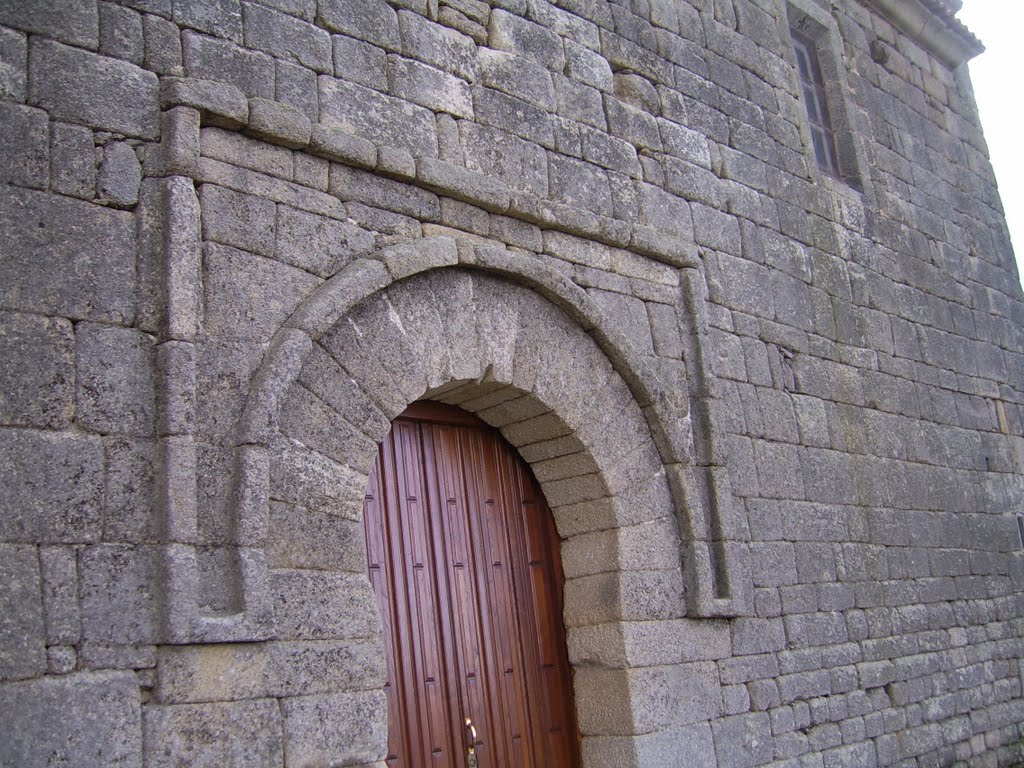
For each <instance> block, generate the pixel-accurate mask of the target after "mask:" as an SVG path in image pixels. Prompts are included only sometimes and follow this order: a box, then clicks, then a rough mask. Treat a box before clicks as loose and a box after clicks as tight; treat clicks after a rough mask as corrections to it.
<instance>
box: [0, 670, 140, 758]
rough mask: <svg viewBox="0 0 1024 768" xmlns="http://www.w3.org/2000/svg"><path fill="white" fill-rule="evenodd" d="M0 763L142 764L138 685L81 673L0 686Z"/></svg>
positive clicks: (122, 675)
mask: <svg viewBox="0 0 1024 768" xmlns="http://www.w3.org/2000/svg"><path fill="white" fill-rule="evenodd" d="M0 713H2V714H3V721H4V732H5V737H4V739H3V741H0V762H2V763H3V764H5V765H12V766H13V765H17V766H19V768H22V767H23V768H47V767H48V766H52V765H54V761H53V760H54V759H57V760H60V761H61V762H64V763H65V764H66V765H76V766H82V767H83V768H100V766H124V767H125V768H129V767H130V766H138V765H140V764H141V762H142V723H141V706H140V703H139V685H138V682H137V680H136V678H135V675H134V674H132V673H131V672H87V673H78V674H73V675H65V676H62V677H48V678H43V679H40V680H26V681H23V682H19V683H12V684H9V685H0Z"/></svg>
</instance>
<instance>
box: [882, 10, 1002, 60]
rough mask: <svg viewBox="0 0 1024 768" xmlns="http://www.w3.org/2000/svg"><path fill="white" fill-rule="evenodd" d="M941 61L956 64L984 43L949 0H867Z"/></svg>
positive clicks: (971, 57) (976, 51) (973, 54)
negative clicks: (960, 17) (961, 19)
mask: <svg viewBox="0 0 1024 768" xmlns="http://www.w3.org/2000/svg"><path fill="white" fill-rule="evenodd" d="M864 2H865V3H867V4H868V5H870V6H873V7H874V8H876V9H877V10H878V11H879V12H880V13H881V14H882V15H884V16H885V17H886V18H887V19H889V21H891V22H892V23H893V24H895V25H896V26H897V27H899V29H900V30H902V31H903V32H904V33H906V34H907V35H908V36H909V37H910V38H911V39H913V40H914V41H916V42H917V43H919V44H920V45H922V46H923V47H924V48H926V49H927V50H928V51H929V52H930V53H932V54H934V55H935V56H936V57H937V58H938V59H939V60H940V61H942V62H943V63H945V64H947V65H948V66H950V67H957V66H959V65H961V64H963V63H964V62H966V61H968V60H970V59H973V58H974V57H975V56H977V55H978V54H979V53H981V52H982V51H984V50H985V46H984V45H982V44H981V41H980V40H979V39H978V38H977V37H975V36H974V34H973V33H972V32H971V31H970V30H969V29H968V28H967V27H965V26H964V25H963V23H962V22H961V21H960V20H959V19H957V18H956V15H955V13H956V12H955V10H954V7H955V6H954V4H952V3H950V2H949V0H864Z"/></svg>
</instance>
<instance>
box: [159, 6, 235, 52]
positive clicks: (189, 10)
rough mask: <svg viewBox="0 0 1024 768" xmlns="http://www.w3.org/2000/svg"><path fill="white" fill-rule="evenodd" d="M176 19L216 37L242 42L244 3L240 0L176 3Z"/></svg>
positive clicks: (180, 22)
mask: <svg viewBox="0 0 1024 768" xmlns="http://www.w3.org/2000/svg"><path fill="white" fill-rule="evenodd" d="M174 21H175V22H176V23H178V24H180V25H181V26H183V27H189V28H191V29H198V30H199V31H200V32H206V33H207V34H210V35H213V36H215V37H226V38H227V39H229V40H232V41H234V42H236V43H241V42H242V4H241V2H239V0H211V2H206V3H174Z"/></svg>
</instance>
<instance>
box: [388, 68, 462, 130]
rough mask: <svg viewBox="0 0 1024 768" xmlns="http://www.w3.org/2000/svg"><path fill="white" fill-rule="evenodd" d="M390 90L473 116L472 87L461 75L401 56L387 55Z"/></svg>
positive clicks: (433, 107)
mask: <svg viewBox="0 0 1024 768" xmlns="http://www.w3.org/2000/svg"><path fill="white" fill-rule="evenodd" d="M387 72H388V84H389V86H390V92H391V93H392V94H393V95H395V96H397V97H399V98H401V99H405V100H406V101H411V102H412V103H414V104H419V105H420V106H423V107H426V108H427V109H431V110H433V111H435V112H448V113H449V114H452V115H455V116H456V117H472V116H473V99H472V97H471V96H470V88H469V86H468V85H467V84H466V82H465V81H463V80H460V79H459V78H458V77H455V76H453V75H449V74H448V73H447V72H442V71H441V70H440V69H435V68H434V67H431V66H428V65H426V64H421V63H420V62H418V61H414V60H413V59H406V58H404V57H402V56H394V55H392V56H388V69H387Z"/></svg>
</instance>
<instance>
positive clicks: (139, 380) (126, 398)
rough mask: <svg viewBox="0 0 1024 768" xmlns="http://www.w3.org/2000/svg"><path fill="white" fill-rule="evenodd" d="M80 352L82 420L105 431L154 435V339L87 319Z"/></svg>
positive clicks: (79, 335)
mask: <svg viewBox="0 0 1024 768" xmlns="http://www.w3.org/2000/svg"><path fill="white" fill-rule="evenodd" d="M76 353H77V359H76V373H77V381H76V385H77V394H76V404H77V413H76V419H77V421H78V423H79V424H81V425H82V426H84V427H86V428H87V429H92V430H95V431H97V432H103V433H116V434H129V435H152V434H153V430H154V426H155V423H154V420H155V416H156V392H155V385H154V379H153V369H154V353H153V338H152V337H151V336H149V335H148V334H143V333H139V332H138V331H134V330H131V329H128V328H111V327H109V326H103V325H95V324H92V323H82V324H80V325H79V326H78V333H77V346H76Z"/></svg>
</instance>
